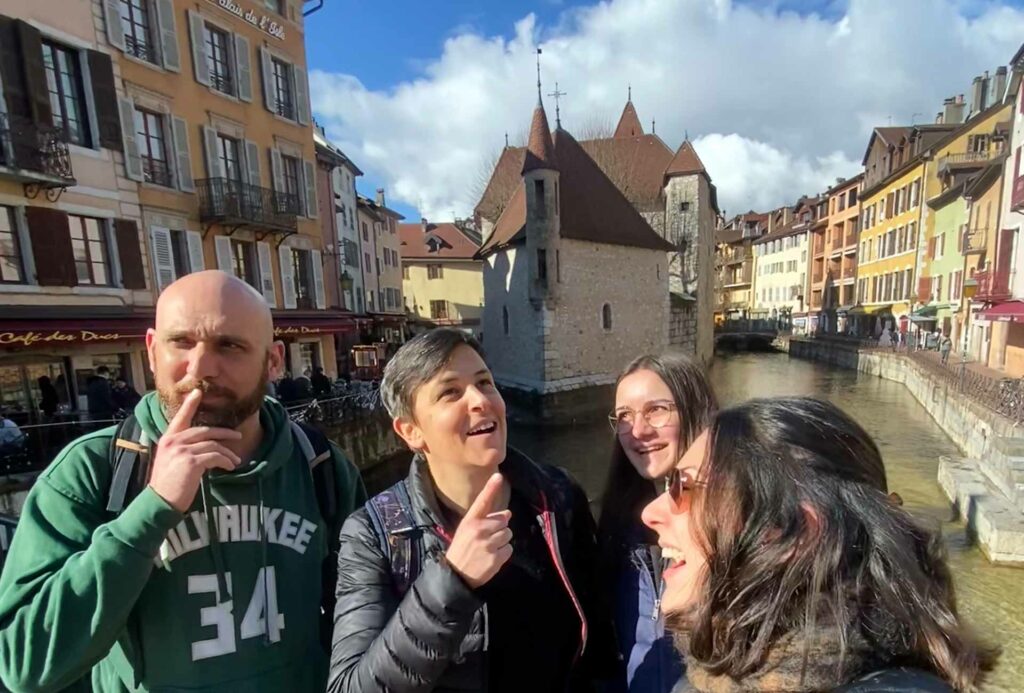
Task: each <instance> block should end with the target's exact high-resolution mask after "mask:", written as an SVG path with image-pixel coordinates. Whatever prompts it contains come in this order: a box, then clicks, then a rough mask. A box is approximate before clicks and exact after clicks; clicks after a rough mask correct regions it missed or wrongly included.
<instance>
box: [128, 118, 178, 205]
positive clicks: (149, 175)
mask: <svg viewBox="0 0 1024 693" xmlns="http://www.w3.org/2000/svg"><path fill="white" fill-rule="evenodd" d="M135 141H136V143H137V144H138V147H139V157H140V158H141V159H142V175H143V177H144V179H145V181H146V182H147V183H155V184H157V185H163V186H164V187H168V188H169V187H172V184H171V167H170V166H169V165H168V163H167V145H166V142H165V140H164V117H163V116H162V115H160V114H159V113H153V112H151V111H147V110H144V109H141V108H138V107H136V108H135Z"/></svg>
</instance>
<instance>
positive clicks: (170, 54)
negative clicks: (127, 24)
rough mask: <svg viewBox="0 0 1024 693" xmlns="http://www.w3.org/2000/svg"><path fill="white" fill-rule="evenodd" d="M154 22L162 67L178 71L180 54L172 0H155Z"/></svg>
mask: <svg viewBox="0 0 1024 693" xmlns="http://www.w3.org/2000/svg"><path fill="white" fill-rule="evenodd" d="M156 22H157V27H158V30H159V33H160V56H161V57H162V58H163V65H164V68H166V69H168V70H171V71H172V72H180V71H181V55H180V54H179V53H178V32H177V31H176V30H175V26H174V24H175V22H174V0H156Z"/></svg>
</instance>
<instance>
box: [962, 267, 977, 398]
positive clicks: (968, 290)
mask: <svg viewBox="0 0 1024 693" xmlns="http://www.w3.org/2000/svg"><path fill="white" fill-rule="evenodd" d="M977 291H978V280H977V279H975V278H974V277H968V278H967V279H965V280H964V284H963V292H962V293H963V297H964V308H965V313H964V328H963V330H964V343H963V347H962V348H961V349H960V391H961V392H963V390H964V376H965V374H966V372H967V338H968V336H969V335H970V329H971V299H973V298H974V294H975V293H977Z"/></svg>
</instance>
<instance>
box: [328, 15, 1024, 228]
mask: <svg viewBox="0 0 1024 693" xmlns="http://www.w3.org/2000/svg"><path fill="white" fill-rule="evenodd" d="M1022 37H1024V11H1021V10H1018V9H1014V8H1012V7H1008V6H1001V5H998V4H995V3H990V2H986V3H983V4H981V5H980V6H977V5H971V7H970V11H969V12H968V10H967V9H965V5H964V3H963V2H962V1H957V0H900V2H892V1H891V0H850V2H849V3H848V4H847V6H846V7H845V10H843V11H840V12H838V13H835V16H832V17H830V18H824V17H822V16H819V15H816V14H809V15H801V14H797V13H795V12H790V11H784V10H779V9H777V8H757V7H751V6H748V5H742V4H737V3H735V2H731V1H730V0H673V1H671V2H670V1H668V0H607V1H606V2H601V3H599V4H597V5H595V6H592V7H587V8H575V9H570V10H566V11H565V12H563V13H562V14H561V16H560V19H559V21H558V23H557V25H555V26H537V25H536V22H535V19H534V17H533V16H532V15H529V16H527V17H524V18H523V19H522V20H520V21H519V22H518V23H517V24H516V25H515V27H514V29H513V35H512V38H511V39H506V38H502V37H488V36H482V35H480V34H479V33H475V32H473V31H472V30H471V29H467V30H465V31H462V32H456V33H454V34H453V35H451V37H450V38H448V39H447V40H446V41H445V43H444V47H443V50H442V52H441V54H440V55H439V56H437V57H436V58H435V59H434V60H433V61H430V62H428V63H425V65H424V67H423V71H422V74H420V75H419V76H418V77H417V78H415V79H412V80H409V81H406V82H402V83H400V84H396V85H393V86H392V87H391V88H390V89H388V90H386V91H373V90H368V89H366V88H365V87H364V86H363V85H362V84H361V83H360V82H359V80H358V79H357V78H356V77H353V76H351V75H345V74H340V73H329V72H325V71H319V70H318V71H314V72H313V74H312V76H311V87H312V92H313V104H314V110H315V111H316V113H317V116H318V119H319V120H320V121H321V122H322V123H324V124H325V125H326V126H327V130H328V135H329V136H330V137H332V138H333V139H334V140H335V141H336V142H337V143H338V144H339V145H341V146H342V148H343V149H345V151H346V152H347V153H348V154H349V155H350V156H352V157H353V158H354V159H355V161H356V162H357V163H358V164H359V166H360V167H362V168H364V169H366V170H368V171H370V172H372V173H374V174H375V175H376V176H378V177H380V178H381V179H383V180H385V181H386V184H387V186H388V189H389V196H390V199H394V198H396V197H397V198H399V199H400V200H402V201H403V202H406V203H407V204H409V205H411V206H413V207H416V208H418V209H420V210H421V211H422V212H424V213H425V214H426V215H427V216H428V217H432V218H438V219H440V218H445V217H448V216H450V214H451V211H452V210H455V211H456V212H458V213H459V214H465V213H468V211H469V210H470V209H471V208H472V207H473V205H474V204H475V202H476V200H475V199H472V198H473V191H474V188H475V185H474V183H475V179H476V178H477V177H478V175H479V169H480V165H481V162H482V161H484V160H485V159H487V158H488V157H489V156H492V155H493V153H494V152H495V151H497V150H498V149H499V148H500V147H501V145H502V143H503V142H504V134H505V133H506V132H508V133H510V135H511V136H512V137H513V138H515V137H516V136H517V134H518V133H522V132H524V131H525V129H526V128H527V127H528V125H529V118H530V112H531V109H532V107H533V104H534V103H535V101H536V88H535V86H534V84H535V81H536V76H535V72H534V70H535V67H534V44H535V42H536V41H538V40H539V41H540V42H541V44H542V45H543V48H544V54H543V71H544V81H545V87H544V91H545V92H549V91H552V90H553V88H554V83H555V81H556V80H557V81H558V83H559V86H560V87H561V89H562V90H563V91H565V92H568V96H566V97H565V98H564V99H563V100H562V123H563V125H564V126H565V128H566V129H567V130H569V131H570V132H572V131H573V130H574V129H578V128H580V127H581V126H582V125H583V124H584V123H587V122H588V121H592V120H593V119H594V117H595V115H596V116H597V117H599V118H602V119H604V120H607V121H609V122H612V123H614V121H615V120H616V119H617V118H618V115H619V112H620V111H621V109H622V106H623V103H624V100H625V92H626V85H627V84H632V86H633V102H634V104H635V105H636V107H637V110H638V111H639V113H640V116H641V118H643V119H644V125H645V127H649V125H650V120H651V118H656V119H657V132H658V134H659V135H660V136H661V137H662V138H663V139H664V140H665V141H666V142H667V143H668V144H669V146H670V147H675V146H676V145H678V143H679V142H680V141H681V139H682V137H683V133H684V131H685V132H689V134H690V137H691V138H692V139H694V144H695V146H696V148H697V151H698V153H699V154H700V156H701V157H702V159H703V160H704V163H705V165H706V166H707V167H708V170H709V172H710V173H711V176H712V178H713V179H714V181H715V183H716V184H717V185H718V188H719V198H720V201H721V204H722V206H723V207H725V208H726V209H727V210H729V211H739V210H745V209H748V208H751V207H754V208H766V207H770V206H776V205H779V204H783V203H787V202H792V201H794V200H795V199H796V198H797V197H799V196H800V195H801V194H812V193H815V192H818V191H820V190H822V189H824V188H825V187H827V186H828V185H830V184H832V183H833V182H834V180H835V178H836V177H837V176H840V175H847V176H848V175H851V174H854V173H856V172H857V170H858V168H859V165H860V160H861V157H862V155H863V150H864V147H865V146H866V144H867V136H868V134H869V133H870V131H871V128H872V127H873V126H875V125H886V124H888V123H889V120H890V118H891V122H892V123H893V124H901V123H907V122H910V120H911V118H915V119H916V120H917V122H927V121H930V120H932V119H933V118H934V115H935V113H936V112H937V111H938V110H939V109H940V107H941V104H942V99H943V98H945V97H946V96H950V95H953V94H957V93H966V94H967V98H968V99H969V98H970V94H969V87H970V83H971V80H972V78H973V77H974V75H976V74H978V73H980V72H982V71H984V70H986V69H987V70H992V69H994V68H995V67H996V66H997V65H1000V64H1004V63H1005V62H1006V61H1007V60H1008V59H1009V58H1010V56H1011V55H1013V53H1014V52H1015V51H1016V49H1017V48H1018V47H1019V43H1020V41H1021V38H1022ZM545 103H546V105H547V107H548V114H549V116H551V117H552V118H553V116H554V108H553V104H552V103H551V99H550V98H548V97H546V96H545ZM915 114H916V115H915Z"/></svg>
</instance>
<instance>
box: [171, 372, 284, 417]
mask: <svg viewBox="0 0 1024 693" xmlns="http://www.w3.org/2000/svg"><path fill="white" fill-rule="evenodd" d="M268 382H269V377H268V376H267V368H266V364H264V367H263V368H262V369H261V370H260V377H259V382H257V384H256V387H255V388H253V389H252V390H251V391H250V392H249V393H248V394H247V395H245V396H244V397H239V396H238V395H236V394H235V393H234V392H233V391H231V390H229V389H227V388H223V387H220V386H219V385H217V384H216V383H211V382H209V381H206V380H200V381H186V382H183V383H178V384H175V385H172V386H171V387H168V388H157V397H159V399H160V405H161V406H162V407H163V410H164V416H166V417H167V420H168V421H170V420H171V419H173V418H174V416H175V414H177V413H178V410H179V409H181V405H182V403H183V402H184V401H185V398H186V397H187V396H188V393H190V392H192V390H196V389H199V390H202V391H203V401H202V402H200V404H199V410H198V411H197V412H196V415H195V417H194V418H193V419H192V423H191V425H192V426H213V427H216V428H232V429H234V428H238V427H239V426H240V425H242V422H243V421H245V420H246V419H248V418H249V417H250V416H252V415H253V414H255V413H256V412H257V411H259V408H260V406H261V405H262V404H263V397H264V395H266V393H267V383H268ZM207 394H210V395H219V396H220V397H222V398H223V399H224V400H226V401H225V403H224V404H218V405H215V406H214V405H210V404H207V403H206V395H207Z"/></svg>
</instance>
